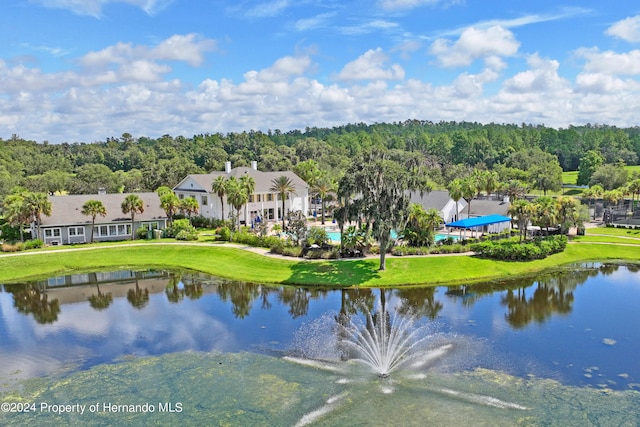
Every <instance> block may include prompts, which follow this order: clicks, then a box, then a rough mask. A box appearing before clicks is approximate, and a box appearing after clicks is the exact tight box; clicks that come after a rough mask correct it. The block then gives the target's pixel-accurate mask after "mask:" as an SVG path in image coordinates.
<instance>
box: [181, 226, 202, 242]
mask: <svg viewBox="0 0 640 427" xmlns="http://www.w3.org/2000/svg"><path fill="white" fill-rule="evenodd" d="M176 240H198V232H197V231H196V230H195V228H194V229H193V231H188V230H180V231H178V234H176Z"/></svg>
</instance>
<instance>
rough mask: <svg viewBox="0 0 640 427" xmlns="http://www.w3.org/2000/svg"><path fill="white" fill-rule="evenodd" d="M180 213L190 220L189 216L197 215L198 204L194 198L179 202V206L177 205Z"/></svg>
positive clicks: (186, 198)
mask: <svg viewBox="0 0 640 427" xmlns="http://www.w3.org/2000/svg"><path fill="white" fill-rule="evenodd" d="M178 207H179V209H180V212H183V213H184V214H185V215H186V216H188V217H189V218H191V215H193V214H197V213H198V210H199V209H200V204H198V201H197V200H196V198H195V197H185V198H184V199H182V200H180V204H179V205H178Z"/></svg>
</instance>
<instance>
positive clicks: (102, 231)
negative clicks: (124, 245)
mask: <svg viewBox="0 0 640 427" xmlns="http://www.w3.org/2000/svg"><path fill="white" fill-rule="evenodd" d="M130 235H131V224H118V225H101V226H100V227H96V236H98V237H117V236H130Z"/></svg>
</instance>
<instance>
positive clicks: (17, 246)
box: [0, 239, 44, 252]
mask: <svg viewBox="0 0 640 427" xmlns="http://www.w3.org/2000/svg"><path fill="white" fill-rule="evenodd" d="M42 247H44V242H43V241H42V240H40V239H33V240H27V241H26V242H16V243H3V244H2V245H0V252H20V251H26V250H29V249H37V248H42Z"/></svg>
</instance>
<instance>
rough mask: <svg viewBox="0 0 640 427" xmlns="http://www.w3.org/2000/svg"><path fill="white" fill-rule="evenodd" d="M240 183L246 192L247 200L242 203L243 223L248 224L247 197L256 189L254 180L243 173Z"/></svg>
mask: <svg viewBox="0 0 640 427" xmlns="http://www.w3.org/2000/svg"><path fill="white" fill-rule="evenodd" d="M240 185H241V186H242V189H243V190H244V191H245V192H246V193H247V201H246V202H245V204H244V223H245V225H249V199H250V198H251V195H252V194H253V192H254V191H255V189H256V181H255V180H254V179H253V177H252V176H249V175H243V176H241V177H240Z"/></svg>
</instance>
